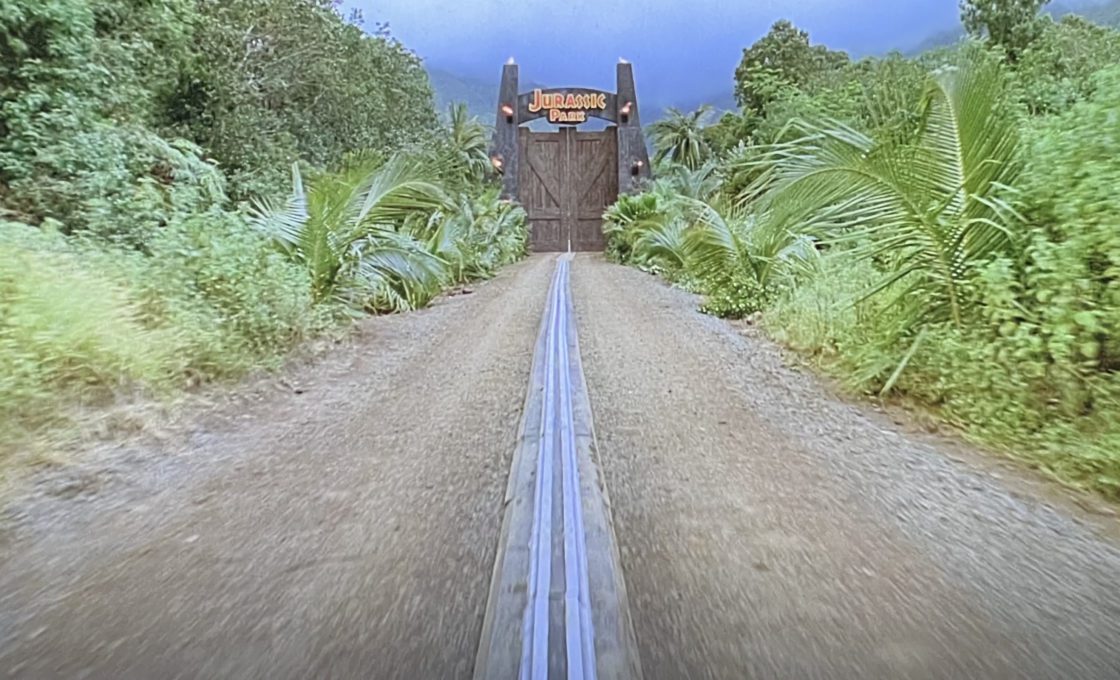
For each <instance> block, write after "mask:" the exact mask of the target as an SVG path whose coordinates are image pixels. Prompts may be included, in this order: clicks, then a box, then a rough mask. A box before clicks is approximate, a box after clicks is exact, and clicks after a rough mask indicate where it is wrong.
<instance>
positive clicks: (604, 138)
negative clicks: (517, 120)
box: [518, 127, 618, 252]
mask: <svg viewBox="0 0 1120 680" xmlns="http://www.w3.org/2000/svg"><path fill="white" fill-rule="evenodd" d="M519 142H520V144H521V150H522V158H523V162H522V163H521V166H520V176H519V178H518V180H519V186H520V191H519V198H520V201H521V205H522V206H524V208H525V211H526V213H527V214H528V217H529V225H530V228H531V230H532V236H531V242H532V248H533V250H534V251H536V252H551V251H564V250H567V249H568V247H569V242H570V245H571V248H572V250H592V251H596V250H603V249H604V248H605V247H606V239H605V238H604V237H603V229H602V225H603V221H602V215H603V211H604V210H605V209H606V207H607V206H609V205H610V204H611V203H613V202H614V201H615V200H617V198H618V174H617V165H618V135H617V133H616V128H614V127H611V128H608V129H607V130H604V131H603V132H577V131H576V130H575V129H574V128H570V127H565V128H561V129H560V130H559V131H558V132H531V131H530V130H528V129H525V128H522V129H521V130H520V131H519Z"/></svg>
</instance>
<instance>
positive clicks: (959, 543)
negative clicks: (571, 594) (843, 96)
mask: <svg viewBox="0 0 1120 680" xmlns="http://www.w3.org/2000/svg"><path fill="white" fill-rule="evenodd" d="M572 282H573V286H574V290H573V298H574V300H575V305H576V311H577V317H578V318H577V320H578V323H579V328H580V338H581V343H582V345H581V349H582V352H583V360H584V371H585V373H586V375H587V382H588V390H589V392H590V395H591V402H592V408H593V409H594V415H595V423H596V429H597V433H598V438H599V446H600V450H601V456H602V464H603V466H604V468H605V469H604V473H605V476H606V479H607V486H608V488H609V490H610V493H611V496H612V498H613V501H614V508H615V510H614V523H615V532H616V535H617V536H618V540H619V543H620V549H621V552H622V563H623V567H624V570H625V577H626V585H627V591H628V593H629V596H630V604H631V616H632V618H633V620H634V625H635V628H636V632H637V638H638V645H639V647H640V648H641V650H640V651H641V658H642V666H643V668H644V669H645V670H646V677H647V678H791V679H794V678H826V677H827V678H1054V679H1055V680H1058V679H1068V678H1083V679H1084V678H1102V679H1104V678H1116V677H1118V674H1120V590H1118V589H1117V588H1116V585H1115V584H1116V577H1117V575H1118V574H1120V552H1118V551H1117V550H1116V548H1115V547H1114V546H1111V545H1108V544H1106V543H1102V542H1101V541H1100V540H1098V539H1096V538H1094V536H1093V534H1091V533H1090V532H1089V531H1087V530H1086V529H1085V528H1084V527H1082V526H1080V525H1079V524H1078V523H1077V522H1075V521H1073V520H1071V519H1070V518H1068V517H1065V516H1062V515H1060V514H1058V513H1056V512H1054V511H1051V510H1049V509H1047V508H1046V507H1045V506H1044V505H1043V504H1040V503H1037V502H1033V501H1030V500H1021V499H1017V498H1014V497H1013V496H1012V495H1011V494H1010V493H1009V491H1008V489H1007V488H1005V487H1004V486H1003V485H1002V484H1001V483H1000V481H999V480H997V479H995V478H993V477H992V476H990V475H987V474H984V473H981V472H978V471H976V470H974V469H972V468H970V467H968V466H966V465H964V464H960V463H956V462H953V461H952V460H950V459H949V458H947V457H946V456H945V455H944V454H942V453H941V452H939V451H936V450H931V449H929V448H928V447H925V446H922V445H920V444H917V443H915V442H914V441H911V440H909V439H908V438H907V437H905V436H900V435H899V434H896V433H895V432H892V431H889V430H885V429H883V428H882V427H881V426H880V425H878V424H876V423H875V422H873V421H872V420H870V419H868V418H867V417H865V416H864V415H863V414H862V413H861V412H860V411H859V410H857V409H856V408H853V407H851V406H848V405H845V404H844V403H842V402H839V401H838V400H836V399H834V398H832V397H830V396H828V395H827V393H826V391H825V390H823V389H822V388H821V385H820V384H819V382H818V381H816V380H814V379H811V378H809V377H807V376H805V375H802V374H799V373H797V372H795V371H793V370H790V369H788V368H786V367H785V366H783V365H782V362H781V361H780V357H779V355H778V354H777V352H776V351H775V349H774V347H773V346H772V345H771V344H770V343H768V342H766V341H762V340H752V339H748V338H744V337H742V336H741V335H740V334H738V333H736V332H734V331H733V330H732V329H731V327H730V326H729V325H728V324H726V323H724V322H721V321H718V320H715V319H711V318H707V317H703V316H701V315H699V314H697V313H696V312H695V311H694V309H695V301H694V300H693V298H692V296H689V295H686V294H684V293H682V292H680V291H677V290H673V289H670V288H669V287H667V286H665V285H663V284H661V283H659V282H657V281H656V280H655V279H653V278H652V277H649V276H646V275H644V274H642V273H640V272H638V271H635V270H630V269H623V268H620V267H615V266H611V265H609V264H606V263H605V262H602V261H599V260H589V259H584V260H581V261H580V262H578V264H577V266H576V267H575V268H574V270H573V272H572Z"/></svg>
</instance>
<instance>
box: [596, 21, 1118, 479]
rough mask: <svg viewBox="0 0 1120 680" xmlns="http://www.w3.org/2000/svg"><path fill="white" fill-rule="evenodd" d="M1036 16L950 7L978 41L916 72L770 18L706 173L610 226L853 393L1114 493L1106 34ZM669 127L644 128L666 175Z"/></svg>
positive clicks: (629, 207) (1112, 80)
mask: <svg viewBox="0 0 1120 680" xmlns="http://www.w3.org/2000/svg"><path fill="white" fill-rule="evenodd" d="M1041 4H1042V3H1039V2H1027V3H1015V2H1012V3H1002V2H975V3H973V2H969V3H965V6H964V7H963V8H962V13H963V18H964V20H965V22H966V23H967V24H968V25H969V28H970V30H973V31H974V32H975V33H976V35H977V39H976V40H973V41H971V42H965V43H962V44H960V45H958V46H956V47H953V48H943V49H937V50H934V51H931V52H928V53H925V54H922V55H918V56H916V57H914V58H912V59H908V58H905V57H902V56H901V55H889V56H887V57H885V58H880V59H864V60H861V61H858V62H850V61H847V60H846V59H843V58H841V57H840V56H839V55H838V54H837V53H832V52H830V51H828V50H827V48H823V47H820V46H812V45H811V43H810V42H809V39H808V36H807V35H805V34H803V33H802V32H800V31H798V30H797V29H796V28H794V27H792V25H788V24H785V23H782V24H779V25H776V26H775V28H774V31H773V32H772V34H771V35H770V36H767V38H764V39H763V40H762V41H760V42H759V43H758V44H756V45H755V46H754V47H752V48H749V49H748V50H747V51H746V53H745V55H744V63H743V65H741V66H740V69H739V71H737V73H736V80H737V82H738V83H739V85H740V87H739V91H740V102H741V104H742V105H743V108H742V110H741V111H740V112H739V113H737V114H728V115H725V116H724V117H723V118H722V119H721V120H720V121H718V122H716V123H715V124H712V125H707V126H701V127H702V129H701V130H700V131H699V136H700V137H701V138H704V139H706V140H708V141H709V146H708V154H707V156H706V157H705V159H704V161H705V162H703V163H697V162H695V161H693V162H692V163H683V162H678V163H677V164H676V166H673V167H666V168H662V169H661V172H660V174H659V179H658V180H657V181H656V182H654V184H653V185H652V186H651V187H650V188H649V189H648V191H647V192H646V193H644V194H640V195H636V196H627V197H623V198H622V199H620V201H619V202H618V204H616V205H615V206H613V207H612V208H611V209H610V210H608V211H607V213H606V215H605V220H606V225H607V226H606V231H607V233H608V235H609V237H610V246H609V248H610V253H611V255H612V256H613V257H615V258H616V259H618V260H620V261H623V262H627V263H630V264H634V265H636V266H639V267H642V268H643V269H646V270H648V271H652V272H655V273H658V274H660V275H662V276H665V277H666V278H668V279H670V280H671V281H673V282H675V283H677V284H678V285H681V286H684V287H686V288H688V289H691V290H694V291H696V292H698V293H701V295H702V299H703V309H704V310H705V311H708V312H711V313H715V314H719V315H723V316H732V317H741V316H750V317H751V318H752V319H755V320H757V321H758V322H759V323H760V324H761V325H762V326H763V327H764V328H766V329H767V330H768V331H769V332H770V333H771V334H773V335H774V336H775V337H776V338H777V339H779V340H781V341H783V342H785V343H786V344H788V345H789V346H791V347H793V348H795V349H797V350H800V351H803V352H805V353H807V354H809V355H810V356H811V357H813V359H814V360H815V361H816V362H817V363H818V365H819V366H820V367H821V368H822V369H824V370H827V371H829V372H832V373H835V374H836V375H838V376H839V377H840V378H842V379H843V381H844V382H845V383H846V384H847V385H848V386H849V387H851V388H852V389H855V390H858V391H861V392H865V393H868V394H870V395H876V396H878V397H882V398H887V397H890V398H902V399H905V400H906V403H908V404H911V405H915V406H919V407H921V408H924V409H930V410H932V411H933V412H934V413H935V414H937V415H939V416H940V417H941V418H942V420H944V421H945V422H946V423H949V424H951V425H953V426H955V427H958V428H960V429H961V430H962V431H963V432H964V433H965V434H966V435H967V436H969V437H973V438H976V439H977V440H979V441H982V442H984V443H986V444H990V445H994V446H997V447H999V448H1001V449H1002V450H1004V451H1006V452H1007V453H1009V454H1010V455H1013V456H1016V457H1019V458H1022V459H1024V460H1027V461H1029V462H1030V463H1031V464H1032V465H1034V466H1037V467H1039V468H1040V469H1042V470H1044V471H1046V472H1047V473H1049V474H1052V475H1054V476H1056V477H1058V478H1060V479H1063V480H1065V481H1067V482H1070V483H1074V484H1078V485H1082V486H1086V487H1090V488H1093V489H1096V490H1098V491H1100V492H1102V493H1104V494H1107V495H1109V496H1111V497H1114V498H1120V455H1117V453H1116V451H1118V450H1120V379H1118V378H1117V377H1116V376H1117V375H1118V372H1117V367H1120V341H1118V340H1117V338H1118V337H1120V326H1118V324H1120V306H1118V305H1120V299H1117V298H1116V296H1115V294H1114V293H1115V291H1114V289H1115V281H1116V280H1117V278H1118V273H1120V269H1118V268H1120V242H1118V241H1117V238H1118V237H1117V233H1118V232H1117V224H1118V223H1120V203H1117V199H1116V192H1115V187H1116V186H1118V183H1120V162H1118V161H1117V160H1116V159H1117V158H1120V121H1118V119H1117V117H1116V111H1117V110H1120V68H1118V67H1117V66H1116V63H1117V52H1116V50H1117V47H1116V45H1117V40H1120V31H1117V30H1115V29H1113V28H1109V27H1105V26H1100V25H1096V24H1093V23H1091V22H1089V21H1088V20H1086V19H1084V18H1080V17H1074V16H1066V17H1064V18H1063V19H1062V20H1061V21H1058V22H1054V21H1052V20H1051V19H1049V18H1048V17H1046V16H1041V17H1039V16H1038V9H1039V7H1040V5H1041ZM777 34H781V35H785V36H786V37H787V38H788V40H786V41H785V42H784V43H783V42H781V41H777V40H775V39H773V38H774V36H775V35H777ZM682 118H684V116H682ZM697 118H698V117H697ZM696 136H697V134H696V133H695V132H694V131H692V130H690V132H689V135H688V137H689V138H693V137H696ZM682 137H683V136H681V135H674V136H668V135H666V136H662V137H660V138H655V142H656V143H658V144H661V145H662V146H661V147H659V149H658V156H659V157H662V158H664V161H665V163H667V164H672V163H673V161H674V160H675V159H680V158H681V155H680V154H679V153H676V152H675V150H674V149H675V148H676V147H677V146H678V145H679V139H681V138H682Z"/></svg>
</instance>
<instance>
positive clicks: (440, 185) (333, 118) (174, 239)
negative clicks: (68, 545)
mask: <svg viewBox="0 0 1120 680" xmlns="http://www.w3.org/2000/svg"><path fill="white" fill-rule="evenodd" d="M337 6H338V3H337V2H332V1H331V0H306V1H300V2H292V1H291V0H165V1H163V2H150V1H148V0H3V1H2V2H0V55H2V57H3V58H2V60H0V413H2V414H3V415H0V433H2V434H0V454H3V455H0V458H3V457H4V455H10V452H12V451H26V450H27V449H28V447H29V446H31V444H32V443H36V442H37V443H38V445H39V446H41V447H44V448H47V447H49V446H50V445H51V444H52V443H55V442H56V440H58V439H59V438H66V437H72V436H73V435H74V434H75V433H77V432H79V431H80V430H81V428H80V427H77V426H79V425H81V424H82V422H83V417H82V414H84V413H88V412H89V411H90V410H91V409H93V408H95V407H103V406H106V405H109V404H113V403H120V402H122V401H127V400H129V399H133V398H135V397H140V398H149V397H168V396H173V395H175V394H176V393H178V392H181V391H182V390H183V389H184V388H188V387H191V386H196V385H199V384H203V383H207V382H210V381H214V380H217V379H225V378H230V377H236V376H239V375H243V374H245V373H246V372H247V371H250V370H252V369H255V368H258V367H268V366H274V365H276V363H277V362H278V361H279V360H280V359H281V358H282V357H283V356H284V355H285V353H287V352H288V351H289V350H291V349H292V348H293V347H295V346H296V345H298V344H299V343H301V342H302V341H304V340H306V339H308V338H311V337H314V336H317V335H321V334H324V333H332V332H334V331H335V330H336V329H340V328H345V325H346V322H347V321H348V320H349V319H352V318H353V317H354V316H355V315H356V314H360V313H368V312H382V311H397V310H405V309H411V308H415V307H418V306H421V305H424V304H426V303H427V302H428V301H430V300H431V299H432V298H433V297H434V296H435V295H436V294H437V293H439V292H440V291H441V290H443V289H444V288H446V287H449V286H454V285H456V284H458V283H461V282H464V281H467V280H470V279H473V278H476V277H485V276H487V275H489V274H490V273H491V272H492V271H494V270H495V269H496V268H497V267H499V266H500V265H501V264H503V263H505V262H509V261H511V260H513V259H516V258H518V257H520V256H521V255H522V254H523V252H524V249H525V225H524V218H523V213H522V212H521V211H520V210H519V209H518V208H516V207H515V206H512V205H510V204H508V203H504V202H500V201H498V199H497V194H496V191H495V190H494V189H492V188H491V187H490V186H488V185H487V184H486V182H485V179H484V176H485V174H486V172H487V170H488V169H489V161H488V156H487V148H486V147H487V143H488V135H487V132H486V129H485V128H484V127H483V126H482V125H481V124H479V123H478V122H477V121H475V120H473V119H470V118H469V117H468V116H467V115H466V114H465V110H464V109H463V108H461V107H457V108H453V109H452V110H450V111H448V112H447V114H446V115H444V116H443V117H442V119H441V118H440V117H439V116H437V111H436V110H435V108H434V106H433V96H432V92H431V87H430V84H429V82H428V78H427V75H426V73H425V72H424V70H423V67H422V64H421V62H420V60H419V59H418V58H417V57H416V56H415V55H414V54H412V53H410V52H409V51H408V50H407V49H405V48H404V47H403V46H402V45H400V44H399V43H398V42H396V41H395V40H394V39H393V38H392V37H391V36H390V35H388V33H387V31H385V30H384V28H383V27H382V28H379V30H377V31H375V32H374V34H373V35H369V34H367V33H366V32H365V31H363V30H362V29H361V28H360V27H359V24H360V17H357V16H346V17H344V16H342V15H341V14H340V11H339V9H338V7H337ZM101 427H105V421H104V420H102V422H101Z"/></svg>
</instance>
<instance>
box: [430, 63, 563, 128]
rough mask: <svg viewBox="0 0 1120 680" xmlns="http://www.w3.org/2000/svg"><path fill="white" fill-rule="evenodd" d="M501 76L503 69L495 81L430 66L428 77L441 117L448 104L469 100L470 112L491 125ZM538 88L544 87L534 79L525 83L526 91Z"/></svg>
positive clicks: (444, 114) (445, 111) (522, 85)
mask: <svg viewBox="0 0 1120 680" xmlns="http://www.w3.org/2000/svg"><path fill="white" fill-rule="evenodd" d="M500 76H501V71H496V72H495V73H494V78H493V80H483V79H482V78H475V77H472V76H463V75H459V74H457V73H452V72H451V71H448V70H446V69H441V68H435V67H432V66H429V67H428V79H429V80H430V81H431V83H432V90H433V91H434V92H435V95H436V110H437V111H439V113H440V115H441V116H446V115H447V107H449V106H450V105H451V104H457V103H465V104H466V105H467V111H469V112H470V114H471V115H472V116H475V117H477V118H478V119H479V120H480V121H482V122H483V123H485V124H487V125H493V124H494V115H495V114H496V113H497V107H498V87H499V86H500V84H501V83H500V80H501V78H500ZM536 87H544V86H543V85H540V84H537V83H534V82H532V81H529V82H522V83H521V91H522V92H524V91H526V90H531V89H533V88H536Z"/></svg>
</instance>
